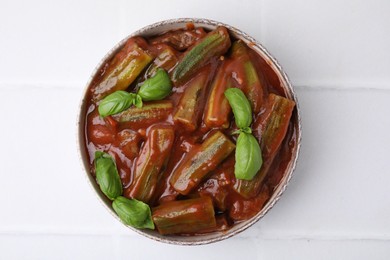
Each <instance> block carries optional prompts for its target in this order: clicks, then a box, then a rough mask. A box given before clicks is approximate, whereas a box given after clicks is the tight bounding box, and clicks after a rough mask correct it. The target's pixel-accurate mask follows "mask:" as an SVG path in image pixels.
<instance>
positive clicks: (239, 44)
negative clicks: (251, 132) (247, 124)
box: [231, 41, 264, 114]
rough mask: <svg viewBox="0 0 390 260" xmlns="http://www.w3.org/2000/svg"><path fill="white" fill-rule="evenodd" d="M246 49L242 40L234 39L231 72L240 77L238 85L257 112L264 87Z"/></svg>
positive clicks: (261, 100)
mask: <svg viewBox="0 0 390 260" xmlns="http://www.w3.org/2000/svg"><path fill="white" fill-rule="evenodd" d="M248 51H249V50H248V47H247V46H246V44H245V43H244V42H243V41H236V42H234V43H233V45H232V54H231V59H232V60H233V65H234V66H233V72H235V73H236V74H237V77H238V78H240V79H242V82H240V84H239V85H240V86H239V87H240V88H241V89H242V90H243V91H244V93H245V95H246V96H247V97H248V100H249V102H250V103H251V106H252V110H253V112H254V113H255V114H257V113H258V112H259V111H260V108H261V106H262V105H263V95H264V94H263V92H264V87H263V83H262V82H261V80H260V78H259V75H258V74H257V71H256V68H255V66H254V64H253V62H252V61H251V59H250V56H249V54H248Z"/></svg>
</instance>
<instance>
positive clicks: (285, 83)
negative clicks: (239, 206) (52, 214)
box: [78, 18, 301, 245]
mask: <svg viewBox="0 0 390 260" xmlns="http://www.w3.org/2000/svg"><path fill="white" fill-rule="evenodd" d="M189 22H192V23H194V25H195V26H201V27H204V28H206V29H209V30H212V29H214V28H215V27H217V26H218V25H222V26H225V27H226V28H228V29H229V31H230V33H231V35H232V36H233V37H235V38H237V39H241V40H243V41H244V42H245V43H247V44H249V46H250V47H251V48H252V49H253V50H255V51H256V52H257V53H258V54H259V55H260V56H261V57H262V58H263V59H264V60H265V61H266V62H267V63H268V64H269V65H270V67H271V68H272V69H273V70H274V72H275V73H276V75H277V76H278V78H279V80H280V82H281V85H282V87H283V89H284V91H285V94H286V96H287V97H288V98H290V99H292V100H294V101H295V103H296V109H295V110H294V114H293V117H292V120H293V124H294V127H295V134H296V135H297V138H296V140H297V141H296V143H295V147H293V149H292V156H291V159H290V161H289V163H288V165H287V168H286V171H285V174H284V176H283V178H282V179H281V181H280V183H279V185H278V186H277V187H276V189H275V191H274V193H273V194H272V196H271V198H270V199H269V201H268V202H267V203H266V205H265V206H264V207H263V209H262V210H261V211H260V212H258V213H257V214H256V215H255V216H254V217H252V218H251V219H249V220H246V221H243V222H241V223H238V224H235V225H234V226H233V227H232V228H230V229H229V230H228V231H226V232H216V233H211V234H207V235H199V236H162V235H160V234H159V233H158V232H156V231H153V230H139V229H135V228H133V227H130V226H128V227H129V228H130V229H132V230H133V231H135V232H137V233H140V234H142V235H144V236H146V237H149V238H151V239H154V240H158V241H161V242H165V243H170V244H180V245H200V244H208V243H211V242H216V241H220V240H223V239H226V238H228V237H231V236H233V235H235V234H237V233H239V232H241V231H243V230H245V229H246V228H248V227H250V226H251V225H253V224H254V223H255V222H257V221H258V220H259V219H260V218H262V217H263V216H264V215H265V214H266V213H267V212H268V210H269V209H270V208H272V206H273V205H274V204H275V202H276V201H277V200H278V199H279V197H280V195H281V194H282V193H283V191H284V190H285V188H286V186H287V184H288V182H289V180H290V178H291V175H292V172H293V170H294V168H295V164H296V161H297V158H298V153H299V147H300V136H301V126H300V116H299V107H298V102H297V98H296V96H295V93H294V90H293V88H292V86H291V84H290V82H289V80H288V78H287V75H286V74H285V73H284V72H283V70H282V68H281V67H280V65H279V64H278V63H277V61H276V60H275V59H274V58H273V57H272V56H271V55H270V54H269V53H268V51H267V50H266V49H265V48H264V47H263V46H262V45H261V44H260V43H259V42H257V41H256V40H255V39H254V38H252V37H251V36H249V35H247V34H246V33H244V32H242V31H240V30H238V29H236V28H234V27H231V26H229V25H227V24H223V23H220V22H216V21H212V20H207V19H192V18H182V19H173V20H167V21H162V22H158V23H155V24H152V25H149V26H147V27H144V28H142V29H140V30H138V31H136V32H135V33H133V34H131V35H129V36H128V37H127V38H125V39H123V40H122V41H121V42H119V43H118V44H117V45H115V46H114V47H113V48H112V49H111V50H110V52H109V53H108V54H107V55H106V56H105V57H104V58H103V59H102V61H101V62H100V64H99V65H98V66H97V67H96V69H95V71H94V73H93V74H92V76H91V78H90V81H89V82H88V84H87V86H86V89H85V91H84V96H83V99H82V101H81V105H80V114H79V118H78V120H79V121H78V146H79V151H80V155H81V160H82V164H83V167H84V170H85V171H84V172H85V175H86V177H87V178H88V182H89V183H90V184H91V186H92V188H93V189H94V190H95V193H96V194H97V195H98V197H99V199H100V201H101V202H102V203H103V205H104V206H105V207H106V208H107V209H108V210H109V212H110V213H111V214H112V215H113V217H114V218H116V219H117V220H118V221H120V220H119V217H118V216H117V215H116V213H115V212H114V211H113V209H112V207H111V201H109V200H108V199H107V198H106V197H105V196H104V195H103V193H102V192H101V191H100V188H99V186H98V185H97V183H96V181H95V179H94V178H93V177H92V176H91V174H90V172H89V162H88V156H87V152H86V147H85V141H84V140H85V137H84V130H85V125H84V119H85V114H86V109H87V107H86V103H87V102H86V100H85V94H86V92H87V89H88V87H89V85H90V84H91V82H92V79H93V77H94V76H95V74H96V73H97V72H98V71H99V70H100V68H101V66H103V64H104V63H105V62H106V61H107V60H109V59H110V58H111V57H112V56H113V55H115V53H116V52H117V51H118V50H119V49H121V48H122V47H123V46H124V44H125V42H126V41H127V39H128V38H130V37H132V36H136V35H140V36H144V37H149V36H153V35H158V34H161V33H163V32H166V31H169V30H174V29H179V28H185V26H186V24H187V23H189Z"/></svg>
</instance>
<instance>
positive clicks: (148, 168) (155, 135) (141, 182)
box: [125, 125, 175, 203]
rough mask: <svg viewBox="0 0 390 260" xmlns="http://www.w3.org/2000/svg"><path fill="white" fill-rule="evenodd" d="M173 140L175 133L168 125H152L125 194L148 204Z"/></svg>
mask: <svg viewBox="0 0 390 260" xmlns="http://www.w3.org/2000/svg"><path fill="white" fill-rule="evenodd" d="M174 139H175V131H174V129H173V127H172V126H170V125H153V126H152V127H151V129H149V132H148V135H147V140H146V142H145V144H144V146H143V148H142V151H141V153H140V155H139V157H138V159H137V161H136V163H135V169H134V179H133V182H132V183H131V185H130V187H129V188H128V189H126V190H125V194H127V195H128V196H129V197H131V198H134V199H137V200H141V201H143V202H145V203H148V202H149V200H150V199H151V198H152V196H153V194H154V192H155V190H156V187H157V184H158V183H157V182H158V179H159V175H160V173H161V170H162V168H163V167H164V165H165V164H166V162H167V160H168V158H169V155H170V152H171V148H172V144H173V141H174ZM127 191H128V193H127Z"/></svg>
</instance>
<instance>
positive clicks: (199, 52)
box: [172, 26, 231, 83]
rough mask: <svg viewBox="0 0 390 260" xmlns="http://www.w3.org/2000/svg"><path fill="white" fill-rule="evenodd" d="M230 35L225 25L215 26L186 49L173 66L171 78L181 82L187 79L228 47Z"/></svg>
mask: <svg viewBox="0 0 390 260" xmlns="http://www.w3.org/2000/svg"><path fill="white" fill-rule="evenodd" d="M230 44H231V43H230V36H229V33H228V31H227V29H226V28H225V27H222V26H220V27H217V28H216V29H215V30H214V31H211V32H210V33H208V34H207V36H206V37H204V38H203V39H201V40H200V41H199V42H197V43H196V44H195V45H194V46H193V47H192V48H191V49H190V50H188V51H187V52H186V53H185V54H184V57H183V58H182V59H181V61H180V62H179V63H178V64H177V66H176V67H175V69H174V71H173V74H172V79H173V81H174V82H178V83H181V82H183V81H185V80H186V79H188V77H189V76H191V75H192V74H193V73H194V72H196V71H197V70H198V69H199V68H200V67H202V66H203V65H205V64H206V63H207V62H209V60H210V59H211V58H212V57H218V56H220V55H222V54H224V53H225V52H226V51H227V50H228V49H229V47H230Z"/></svg>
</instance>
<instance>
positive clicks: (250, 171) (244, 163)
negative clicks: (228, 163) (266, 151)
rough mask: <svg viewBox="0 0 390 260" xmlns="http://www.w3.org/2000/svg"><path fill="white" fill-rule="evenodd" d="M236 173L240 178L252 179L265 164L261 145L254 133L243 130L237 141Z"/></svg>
mask: <svg viewBox="0 0 390 260" xmlns="http://www.w3.org/2000/svg"><path fill="white" fill-rule="evenodd" d="M235 156H236V163H235V165H234V175H235V176H236V178H237V179H240V180H252V179H253V177H255V175H256V173H257V172H258V171H259V170H260V168H261V165H262V164H263V158H262V156H261V150H260V145H259V143H258V142H257V140H256V138H255V137H254V136H253V135H252V134H247V133H245V132H241V133H240V135H239V136H238V139H237V143H236V155H235Z"/></svg>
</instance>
